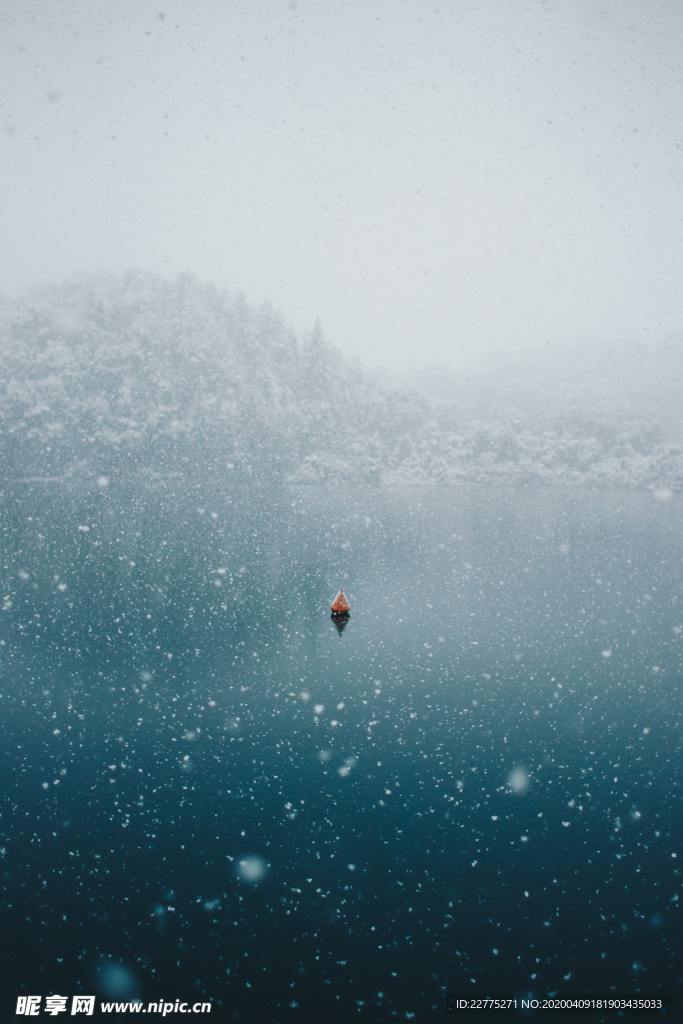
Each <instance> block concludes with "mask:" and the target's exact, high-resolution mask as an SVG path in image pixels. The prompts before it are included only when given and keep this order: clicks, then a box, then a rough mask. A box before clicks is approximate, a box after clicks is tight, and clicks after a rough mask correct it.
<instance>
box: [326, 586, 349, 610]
mask: <svg viewBox="0 0 683 1024" xmlns="http://www.w3.org/2000/svg"><path fill="white" fill-rule="evenodd" d="M330 609H331V611H332V614H333V615H348V614H349V612H350V611H351V605H350V604H349V602H348V601H347V600H346V594H345V593H344V591H343V590H340V591H339V593H338V594H337V596H336V597H335V599H334V601H333V602H332V604H331V605H330Z"/></svg>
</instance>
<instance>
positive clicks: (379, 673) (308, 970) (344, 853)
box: [0, 483, 683, 1022]
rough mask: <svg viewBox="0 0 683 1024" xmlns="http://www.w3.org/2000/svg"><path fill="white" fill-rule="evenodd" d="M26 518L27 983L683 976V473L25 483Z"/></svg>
mask: <svg viewBox="0 0 683 1024" xmlns="http://www.w3.org/2000/svg"><path fill="white" fill-rule="evenodd" d="M1 528H2V546H3V568H2V573H3V582H2V586H3V591H2V595H0V596H2V597H3V598H4V606H5V607H4V611H3V612H2V616H0V665H1V666H2V672H3V688H2V708H3V723H4V743H3V748H4V761H5V771H4V786H3V796H2V809H3V813H2V818H1V819H0V822H1V827H2V844H1V845H2V849H3V859H2V869H3V875H2V878H3V900H4V908H5V909H4V918H5V934H6V935H10V936H11V941H10V942H9V943H6V944H5V948H4V950H3V952H2V959H3V974H4V976H5V979H6V981H5V984H4V986H3V987H4V991H5V993H6V995H7V997H8V1007H10V1009H8V1011H7V1012H8V1013H13V1010H14V999H15V996H16V994H18V993H20V992H42V993H44V994H47V993H48V992H50V991H54V992H60V993H63V994H64V993H73V992H86V993H88V992H98V993H101V994H104V995H108V994H110V990H111V987H112V983H111V981H110V980H109V981H108V980H107V978H109V979H111V977H116V978H118V979H119V981H118V982H116V984H114V989H115V990H116V992H117V993H120V994H121V997H122V998H124V997H127V996H129V995H134V994H139V995H140V996H141V997H143V998H145V999H155V998H167V999H175V998H177V997H179V998H187V999H193V998H195V997H196V998H199V997H200V996H206V997H208V998H211V999H212V1000H214V1002H215V1004H216V1005H220V1006H221V1007H222V1009H221V1016H220V1019H222V1020H245V1021H250V1022H252V1021H259V1022H260V1021H264V1022H266V1021H276V1020H277V1021H280V1020H283V1021H284V1020H290V1019H292V1020H312V1019H316V1017H318V1016H320V1017H323V1016H324V1017H327V1018H328V1019H335V1020H337V1019H338V1020H345V1021H348V1020H350V1019H355V1018H356V1017H358V1018H359V1019H365V1020H369V1021H377V1020H384V1019H387V1020H390V1019H393V1018H397V1019H406V1016H407V1015H409V1014H415V1018H414V1019H417V1020H421V1019H438V1018H441V1017H442V1016H443V997H444V993H445V991H446V990H447V989H451V990H459V991H462V990H467V989H472V990H474V991H480V992H481V991H483V990H485V989H487V988H491V987H492V986H493V987H494V988H495V989H496V990H498V991H504V990H516V991H535V992H548V991H552V990H557V991H560V992H569V991H591V990H592V991H596V990H604V989H607V988H609V987H611V986H614V987H616V988H617V989H621V990H635V989H636V988H641V989H642V990H644V991H654V990H657V989H661V990H670V989H672V988H675V987H676V986H677V984H678V983H680V956H679V957H678V959H677V956H676V954H677V950H676V931H675V923H674V921H675V912H676V910H677V908H678V902H677V901H678V894H679V892H680V860H679V859H678V857H677V854H678V853H679V851H680V838H681V836H680V828H681V826H680V789H679V783H680V766H681V764H680V749H679V747H678V745H677V744H678V736H679V735H680V701H679V693H680V681H681V654H680V651H681V635H682V630H683V609H682V608H681V603H680V575H681V556H682V554H683V543H682V531H681V526H680V500H679V499H673V500H671V501H666V502H663V501H657V500H656V499H655V498H654V497H652V496H650V495H629V494H607V495H604V494H602V495H599V494H590V493H583V494H570V493H568V492H557V493H555V492H547V491H546V492H532V493H526V492H515V491H512V490H510V491H505V490H496V491H491V490H487V489H479V490H477V489H468V490H405V491H402V490H392V491H378V492H363V493H361V492H345V491H338V490H335V491H326V490H313V489H310V490H304V489H298V490H294V489H292V490H288V491H283V492H279V493H277V494H275V495H248V494H238V493H233V494H231V495H227V494H225V493H221V492H220V491H219V490H218V489H214V490H210V489H198V488H194V489H192V490H191V491H189V492H183V490H182V488H181V487H180V486H179V485H169V486H168V487H162V488H159V487H156V488H152V487H150V488H145V489H144V490H141V489H138V490H137V491H135V492H133V491H128V490H126V488H123V487H117V486H116V484H115V483H112V484H110V485H109V486H108V487H105V486H101V487H99V488H98V487H94V488H93V490H92V491H86V490H81V491H78V490H76V489H68V488H66V487H61V488H60V487H55V486H54V485H52V486H47V485H46V486H40V485H30V486H29V485H27V486H23V487H21V488H17V489H16V490H15V491H14V492H13V493H9V494H8V493H5V496H4V498H3V501H2V509H1ZM340 586H343V587H344V589H345V590H346V592H347V593H348V595H349V597H350V599H351V602H352V606H353V607H352V615H351V618H350V619H349V620H348V621H347V622H346V623H341V622H338V621H333V620H331V619H330V615H329V609H328V602H329V600H330V598H331V597H332V596H333V595H334V593H336V591H337V589H338V588H339V587H340ZM342 625H344V627H345V628H343V629H342V628H340V627H341V626H342ZM107 986H109V988H108V987H107ZM407 1019H413V1018H411V1017H408V1018H407Z"/></svg>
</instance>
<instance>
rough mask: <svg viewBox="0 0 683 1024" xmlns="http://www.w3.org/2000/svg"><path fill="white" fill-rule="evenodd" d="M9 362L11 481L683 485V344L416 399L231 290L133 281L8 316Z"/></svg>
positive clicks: (422, 389)
mask: <svg viewBox="0 0 683 1024" xmlns="http://www.w3.org/2000/svg"><path fill="white" fill-rule="evenodd" d="M0 356H1V359H2V367H3V372H2V379H1V384H0V459H1V466H2V472H3V474H4V476H5V477H6V478H10V479H25V478H36V477H52V476H55V477H63V476H68V477H75V478H93V479H98V478H107V479H108V478H109V477H110V476H111V475H112V474H113V475H118V476H121V475H134V474H144V475H148V476H149V475H151V476H153V475H155V474H156V475H162V476H168V475H176V474H177V475H180V476H185V475H187V476H196V475H199V476H202V477H204V476H213V475H218V476H220V477H229V476H230V475H231V474H232V475H233V476H234V477H235V478H240V479H244V478H245V477H246V476H249V477H251V478H252V479H253V480H255V481H256V482H263V481H266V480H268V481H270V480H281V481H289V482H293V483H301V484H309V483H323V482H334V481H336V480H342V479H347V480H364V481H372V482H377V483H383V482H384V483H433V484H446V483H455V482H458V481H472V482H482V483H485V482H490V481H494V480H497V481H502V482H510V483H520V484H546V483H553V484H567V485H573V486H617V487H634V488H651V489H653V490H654V492H655V493H656V494H658V495H660V496H666V495H668V494H669V493H671V492H673V491H674V490H678V489H680V488H681V486H682V485H683V437H682V435H681V430H680V424H679V416H678V410H679V409H680V408H682V407H683V356H682V354H681V346H680V345H679V344H677V342H676V339H674V340H670V341H669V342H666V343H662V344H661V345H659V346H658V348H657V349H656V350H652V349H648V348H647V347H645V346H643V345H635V344H622V345H619V346H616V347H615V348H614V349H612V350H609V349H606V348H604V347H602V348H599V349H590V348H585V349H582V348H581V347H580V346H578V347H573V348H572V350H571V353H567V354H566V355H564V356H563V354H562V353H561V352H560V353H557V352H555V353H553V352H545V351H544V352H542V353H541V354H540V355H539V354H536V355H529V354H527V355H525V356H524V357H523V359H524V361H523V363H520V362H519V361H517V362H516V363H515V362H510V364H509V365H507V366H501V365H500V364H499V365H497V366H496V367H493V368H492V369H491V370H490V371H489V372H488V373H487V372H485V371H483V370H482V371H480V372H478V373H476V374H475V373H472V372H470V373H461V374H457V373H455V372H454V371H443V372H442V371H434V372H431V373H430V372H428V371H423V372H421V373H420V374H418V375H413V376H412V377H411V379H410V381H409V385H410V386H407V385H404V384H402V382H401V381H400V379H398V378H394V379H393V380H392V381H389V380H388V379H387V378H385V379H380V378H379V377H378V375H376V374H371V373H368V372H367V371H365V370H363V369H362V368H361V367H360V366H359V365H357V364H356V363H354V362H352V361H350V360H348V359H347V358H346V357H345V356H344V354H343V353H342V351H341V350H340V349H339V348H336V347H335V346H334V345H333V344H331V343H330V342H329V341H328V340H327V338H326V337H325V335H324V333H323V331H322V330H321V329H320V328H319V327H315V328H314V329H313V330H312V331H311V332H310V333H309V334H308V335H306V336H305V337H297V336H295V334H294V332H293V331H292V330H291V329H290V328H289V326H288V324H287V322H286V319H285V318H284V317H283V315H282V314H280V313H279V312H278V311H276V310H274V309H273V308H271V307H270V306H261V307H256V306H253V305H250V304H249V303H248V302H247V301H246V300H245V298H244V296H242V295H241V294H239V293H232V292H228V291H227V290H219V289H217V288H216V287H215V286H214V285H212V284H206V283H203V282H202V281H200V280H198V279H196V278H194V277H191V276H185V275H184V276H180V277H178V278H177V279H175V280H174V281H169V280H165V279H163V278H160V277H156V276H154V275H151V274H142V273H138V272H135V273H133V272H131V273H128V274H126V275H124V276H123V277H105V278H92V279H74V280H72V281H69V282H67V283H63V284H61V285H54V286H50V287H44V288H42V289H41V290H39V291H34V292H33V293H31V294H30V295H29V296H25V297H24V298H23V299H21V300H16V301H5V302H4V303H3V305H2V308H1V309H0Z"/></svg>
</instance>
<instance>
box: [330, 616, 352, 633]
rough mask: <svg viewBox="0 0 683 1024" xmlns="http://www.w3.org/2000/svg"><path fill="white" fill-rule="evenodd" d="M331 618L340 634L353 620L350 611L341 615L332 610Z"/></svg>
mask: <svg viewBox="0 0 683 1024" xmlns="http://www.w3.org/2000/svg"><path fill="white" fill-rule="evenodd" d="M330 618H331V619H332V621H333V622H334V628H335V629H336V630H337V632H338V633H339V636H341V635H342V633H343V632H344V630H345V629H346V627H347V626H348V624H349V622H350V621H351V616H350V615H349V613H348V612H345V613H344V614H343V615H339V614H338V613H337V614H335V613H334V612H332V614H331V615H330Z"/></svg>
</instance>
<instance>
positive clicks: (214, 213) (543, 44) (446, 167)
mask: <svg viewBox="0 0 683 1024" xmlns="http://www.w3.org/2000/svg"><path fill="white" fill-rule="evenodd" d="M682 54H683V4H681V3H680V2H679V0H670V2H667V0H644V2H642V3H638V2H634V0H606V2H601V0H561V2H556V0H439V2H436V3H430V2H423V0H410V2H408V0H386V2H385V0H378V2H372V0H352V2H347V3H344V2H342V0H318V2H308V0H292V2H288V0H283V2H280V0H269V2H268V0H248V2H242V3H237V2H231V0H197V2H194V3H192V2H190V0H182V2H181V0H170V2H169V0H157V2H155V3H149V2H146V0H116V2H112V0H10V2H2V0H0V76H1V78H2V82H1V89H0V128H1V129H2V132H1V133H0V138H1V140H2V152H1V156H0V175H1V180H2V193H1V195H0V261H1V263H0V288H2V290H3V291H5V292H14V291H16V290H17V289H18V288H21V287H23V286H25V285H27V284H31V283H33V282H36V281H43V280H45V279H52V278H60V277H63V276H65V275H67V274H69V273H70V272H72V271H75V270H100V269H115V270H121V269H125V268H127V267H129V266H133V267H139V268H149V269H154V270H159V271H162V272H164V273H169V272H170V273H174V272H176V271H178V270H191V271H194V272H195V273H197V274H199V275H201V276H203V277H208V278H211V279H213V280H215V281H217V282H218V283H228V284H230V285H231V286H233V287H239V288H242V289H244V290H245V291H246V293H247V295H248V297H249V298H250V299H252V300H254V301H260V300H261V299H263V298H264V297H267V298H269V299H270V300H271V301H272V302H273V303H274V304H275V305H277V306H278V307H280V308H281V309H282V310H283V312H284V313H285V315H286V316H287V318H288V319H289V320H290V321H292V322H293V324H294V325H295V326H296V327H297V328H298V329H302V328H305V327H306V326H308V325H310V323H311V322H312V321H313V320H314V318H315V317H316V316H320V318H321V319H322V322H323V326H324V327H325V329H326V333H327V334H328V336H329V337H330V339H331V340H332V341H333V342H335V343H336V344H338V345H341V346H343V347H345V348H346V349H347V350H349V351H350V352H352V353H354V354H358V355H360V356H361V357H363V358H364V359H366V360H367V361H368V362H370V363H379V364H382V363H384V364H389V363H391V362H394V361H396V362H398V363H399V364H406V363H410V362H411V361H413V362H420V361H439V360H445V361H453V362H456V363H457V362H460V361H462V360H469V359H471V358H473V357H474V356H476V355H477V354H479V353H482V352H484V353H489V354H490V353H491V352H494V353H495V352H496V351H498V350H499V349H512V350H514V349H517V348H524V347H529V346H531V347H533V346H538V345H543V344H545V343H547V342H548V341H555V340H558V339H578V338H583V339H585V338H590V339H593V338H595V339H599V338H611V339H614V338H619V337H629V338H633V337H645V338H649V339H655V338H658V337H660V336H662V335H663V334H666V333H667V332H670V331H676V330H680V329H681V328H682V327H683V304H682V303H681V282H682V269H683V268H682V265H681V264H682V258H681V254H682V251H683V250H682V239H683V216H682V215H683V58H682Z"/></svg>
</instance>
